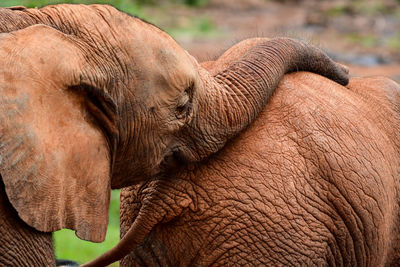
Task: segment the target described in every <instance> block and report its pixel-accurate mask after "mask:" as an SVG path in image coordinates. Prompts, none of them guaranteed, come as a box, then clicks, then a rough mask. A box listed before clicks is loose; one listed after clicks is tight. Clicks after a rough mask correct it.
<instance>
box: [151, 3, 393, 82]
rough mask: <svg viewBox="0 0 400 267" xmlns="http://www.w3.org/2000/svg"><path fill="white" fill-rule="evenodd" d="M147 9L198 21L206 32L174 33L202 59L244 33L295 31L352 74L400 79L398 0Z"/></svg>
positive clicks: (164, 21)
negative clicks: (348, 68)
mask: <svg viewBox="0 0 400 267" xmlns="http://www.w3.org/2000/svg"><path fill="white" fill-rule="evenodd" d="M146 13H148V14H150V15H151V16H152V17H154V18H156V21H155V23H156V24H157V25H159V26H160V27H161V28H164V29H165V28H167V29H168V28H170V27H175V28H179V27H181V28H182V29H185V27H186V28H188V27H189V28H190V27H192V26H188V24H189V23H192V24H193V21H195V22H196V21H197V23H198V24H199V25H197V28H199V29H195V30H200V31H201V33H200V34H195V35H186V34H185V32H184V31H183V33H179V32H176V34H173V33H172V35H173V36H174V37H175V38H176V40H177V41H178V42H179V43H180V44H181V45H182V46H183V47H184V48H185V49H186V50H188V51H189V52H190V53H191V54H192V55H194V56H195V57H197V58H198V59H199V60H209V59H213V58H215V57H216V56H218V55H219V54H221V52H222V51H224V50H225V49H227V48H228V47H230V46H232V45H233V44H234V43H236V42H237V41H239V40H242V39H244V38H248V37H254V36H266V37H275V36H289V37H296V38H300V39H304V40H308V41H310V42H311V43H313V44H316V45H318V46H320V47H321V48H322V49H324V50H325V51H327V52H328V53H329V55H331V56H332V57H333V58H334V59H335V60H337V61H339V62H341V63H343V64H345V65H347V66H349V67H350V73H351V75H352V76H370V75H383V76H388V77H391V78H392V79H394V80H396V81H398V82H400V1H398V0H383V1H378V0H358V1H357V0H348V1H346V0H332V1H329V0H326V1H324V0H322V1H317V0H303V1H299V0H285V1H271V0H269V1H268V0H240V1H233V0H211V1H209V4H207V5H205V6H203V7H200V8H199V7H196V8H184V7H173V8H171V7H163V6H161V7H160V6H159V7H158V8H154V7H152V8H148V9H147V10H146ZM165 13H167V14H165ZM189 30H190V29H189ZM189 36H190V37H189Z"/></svg>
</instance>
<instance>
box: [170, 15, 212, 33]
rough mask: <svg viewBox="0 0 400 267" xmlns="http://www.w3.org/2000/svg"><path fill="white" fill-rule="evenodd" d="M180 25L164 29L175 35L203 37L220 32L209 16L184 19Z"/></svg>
mask: <svg viewBox="0 0 400 267" xmlns="http://www.w3.org/2000/svg"><path fill="white" fill-rule="evenodd" d="M180 24H181V25H180V27H176V26H173V27H170V28H166V29H164V30H165V31H166V32H167V33H168V34H170V35H171V36H174V37H181V36H191V37H202V36H212V35H216V34H219V32H218V31H217V29H216V27H215V25H214V23H213V21H212V20H211V19H210V18H208V17H207V16H203V17H198V18H193V19H189V18H187V19H184V21H183V22H181V23H180Z"/></svg>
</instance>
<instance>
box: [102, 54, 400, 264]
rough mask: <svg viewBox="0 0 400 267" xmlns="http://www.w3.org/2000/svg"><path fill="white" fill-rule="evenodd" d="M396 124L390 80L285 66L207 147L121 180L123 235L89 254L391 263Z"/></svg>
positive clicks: (399, 255) (142, 259) (399, 156)
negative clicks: (202, 155) (228, 132)
mask: <svg viewBox="0 0 400 267" xmlns="http://www.w3.org/2000/svg"><path fill="white" fill-rule="evenodd" d="M243 53H246V51H244V52H243ZM224 61H229V57H224V59H223V62H224ZM221 64H222V65H225V64H226V62H225V63H221ZM205 65H206V66H207V67H208V68H210V69H209V71H210V72H213V71H214V68H215V69H218V68H219V66H220V64H219V63H218V60H217V61H216V62H211V63H205ZM399 133H400V85H399V84H398V83H396V82H394V81H393V80H390V79H389V78H385V77H365V78H351V79H350V82H349V84H348V85H347V86H346V87H345V86H342V85H340V84H338V83H335V82H333V81H331V80H328V79H326V78H324V77H321V76H318V75H315V74H313V73H308V72H296V73H292V74H288V75H285V76H284V78H283V79H282V81H281V82H280V84H279V87H278V88H277V89H276V91H275V93H274V95H273V96H272V97H271V98H270V100H269V102H268V104H267V105H266V106H265V107H264V108H263V109H262V111H261V112H260V114H259V115H258V116H257V118H255V119H254V121H253V122H252V123H251V124H250V125H249V126H248V127H247V128H246V129H244V130H243V131H242V132H241V133H239V134H238V135H237V136H236V137H234V138H232V139H231V140H230V141H229V142H227V144H226V146H224V147H223V148H222V149H220V151H219V152H218V153H215V154H213V155H210V156H209V157H208V158H207V159H206V160H205V161H202V162H196V163H191V164H188V165H181V166H179V167H178V168H176V169H175V172H174V173H173V174H172V173H171V174H170V175H168V176H161V175H160V176H158V177H154V178H153V179H151V180H148V181H143V182H141V183H140V184H138V185H133V186H131V187H128V188H124V189H122V191H121V217H120V218H121V237H122V239H121V240H122V241H125V243H126V244H124V245H122V246H117V247H116V249H115V250H114V251H110V252H109V253H108V254H104V256H103V257H102V258H100V260H98V261H95V263H102V262H107V260H116V259H118V258H120V257H121V256H124V255H125V254H126V253H127V252H128V251H129V250H131V252H128V253H129V255H128V256H125V257H124V258H123V259H122V261H121V262H120V266H399V265H400V218H399V216H400V207H399V204H400V198H399V193H400V164H399V163H400V134H399ZM143 225H145V227H143ZM122 241H121V242H122ZM129 244H131V245H129ZM121 250H122V252H121Z"/></svg>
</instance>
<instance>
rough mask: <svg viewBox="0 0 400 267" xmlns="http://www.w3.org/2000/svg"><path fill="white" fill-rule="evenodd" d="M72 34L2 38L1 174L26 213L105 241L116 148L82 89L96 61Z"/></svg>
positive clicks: (45, 30) (34, 220) (43, 29)
mask: <svg viewBox="0 0 400 267" xmlns="http://www.w3.org/2000/svg"><path fill="white" fill-rule="evenodd" d="M82 53H83V52H82V50H81V49H79V48H78V46H77V45H75V43H74V41H72V37H69V36H67V35H65V34H63V33H61V32H59V31H57V30H55V29H52V28H50V27H47V26H44V25H35V26H30V27H28V28H25V29H23V30H19V31H15V32H12V33H3V34H1V35H0V93H1V98H0V159H1V161H0V173H1V176H2V179H3V182H4V185H5V189H6V194H7V196H8V199H9V201H10V203H11V204H12V206H13V207H14V208H15V209H16V211H17V212H18V214H19V216H20V218H21V219H22V220H23V221H25V222H26V223H27V224H28V225H30V226H32V227H34V228H35V229H37V230H39V231H43V232H53V231H56V230H59V229H62V228H69V229H72V230H75V231H76V235H77V236H78V237H79V238H81V239H84V240H89V241H93V242H101V241H103V240H104V239H105V234H106V229H107V224H108V208H109V202H110V189H111V188H110V172H111V156H110V154H111V153H110V147H109V144H108V143H107V139H106V138H105V136H104V133H103V131H102V129H100V128H99V127H98V126H97V124H96V121H95V119H94V118H93V116H91V115H90V114H89V112H88V109H87V95H86V94H84V93H79V92H75V91H72V90H71V89H70V88H72V87H79V85H80V83H81V79H82V75H83V74H82V73H83V72H84V73H87V72H88V68H89V67H88V66H87V63H86V61H85V57H84V56H83V54H82Z"/></svg>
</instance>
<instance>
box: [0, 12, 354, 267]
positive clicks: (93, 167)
mask: <svg viewBox="0 0 400 267" xmlns="http://www.w3.org/2000/svg"><path fill="white" fill-rule="evenodd" d="M0 32H3V34H1V35H0V60H1V64H0V66H1V67H0V92H1V95H2V98H1V99H0V102H1V103H0V104H1V105H0V144H1V146H0V156H1V159H2V160H1V162H0V173H1V175H2V181H3V183H4V187H5V192H6V195H7V199H8V201H3V202H2V203H3V207H2V208H5V210H7V211H8V214H10V216H14V217H15V214H16V213H17V214H18V216H19V217H20V219H22V221H23V222H25V223H26V224H20V225H21V227H22V226H24V227H27V225H29V226H30V227H33V228H30V231H34V230H33V229H36V230H37V232H36V234H38V235H42V237H43V239H45V240H47V241H46V242H47V243H48V241H49V238H50V235H49V234H45V232H52V231H56V230H59V229H61V228H70V229H74V230H75V231H76V234H77V235H78V237H80V238H82V239H85V240H90V241H94V242H101V241H103V240H104V237H105V232H106V227H107V222H108V205H109V194H110V189H111V188H121V187H124V186H129V185H134V184H138V183H141V182H143V181H150V180H152V179H153V178H154V177H160V176H163V177H164V176H165V177H172V176H171V174H173V173H174V172H175V170H176V169H177V168H180V167H181V166H187V165H190V164H194V163H195V162H199V161H201V160H203V159H205V158H207V157H209V156H210V155H212V154H214V153H216V152H218V151H219V150H220V149H221V148H222V147H224V146H225V144H226V142H228V141H229V140H230V139H232V138H234V137H235V136H236V135H237V134H238V133H240V132H241V131H242V130H244V129H246V128H247V127H248V126H249V125H250V124H251V123H252V121H253V120H254V119H255V118H256V117H257V116H258V114H259V112H260V111H261V110H262V108H263V107H264V106H265V104H266V102H267V101H268V99H269V97H270V96H271V95H272V93H273V91H274V90H275V88H276V87H277V85H278V83H279V81H280V80H281V79H282V77H283V75H284V74H285V73H288V72H292V71H296V70H308V71H314V72H316V73H319V74H321V75H324V76H326V77H328V78H331V79H332V80H334V81H337V82H339V83H341V84H346V83H347V81H348V78H347V73H346V69H345V68H343V67H342V66H340V65H337V64H335V63H334V62H333V61H331V60H330V59H329V58H328V57H327V56H326V55H325V54H324V53H323V52H322V51H320V50H319V49H317V48H315V47H312V46H310V45H308V44H305V43H301V42H299V41H295V40H291V39H285V38H280V39H279V38H278V39H272V40H268V39H262V38H261V39H252V40H248V41H245V42H244V43H242V44H239V45H238V46H236V47H234V48H232V49H231V50H230V51H228V52H229V53H231V54H232V56H229V57H226V58H225V59H224V57H222V58H221V61H220V63H221V64H217V65H218V69H217V68H216V67H215V66H214V63H212V62H209V63H207V64H204V66H201V65H200V64H198V63H197V62H196V60H195V59H194V58H193V57H191V56H190V55H189V54H188V53H187V52H186V51H184V50H183V49H182V48H180V47H179V45H178V44H176V42H175V41H174V40H173V39H172V38H171V37H170V36H168V35H167V34H166V33H165V32H163V31H161V30H160V29H158V28H156V27H155V26H153V25H151V24H148V23H146V22H144V21H141V20H139V19H137V18H135V17H131V16H129V15H127V14H125V13H122V12H120V11H118V10H116V9H114V8H112V7H110V6H105V5H92V6H84V5H56V6H48V7H44V8H41V9H25V8H20V7H18V8H11V9H0ZM235 51H236V52H235ZM243 51H246V53H243ZM222 62H225V63H229V64H226V65H223V64H222ZM222 66H224V67H222ZM3 196H4V194H3ZM11 206H12V207H11ZM12 212H13V213H12ZM147 212H148V211H146V209H145V213H147ZM12 214H13V215H12ZM145 215H146V214H145ZM4 217H5V218H6V221H5V222H2V223H1V225H0V229H2V230H1V231H2V232H7V231H8V228H9V227H7V225H10V224H7V220H8V216H7V215H5V216H4ZM146 217H147V216H142V222H143V224H140V223H137V224H136V226H135V227H139V228H141V229H143V231H142V235H137V234H136V232H135V229H136V228H133V229H132V231H131V233H133V235H128V234H127V235H126V236H127V237H129V238H127V239H125V240H122V241H121V243H120V244H119V245H118V247H117V248H116V249H115V250H113V251H111V252H110V253H109V254H108V256H105V257H103V258H102V259H100V260H98V261H95V262H93V263H92V264H93V265H105V264H107V263H109V262H111V261H113V259H114V258H116V259H119V258H121V257H122V256H124V253H125V254H126V253H128V252H129V251H130V249H131V246H132V242H131V241H132V239H135V242H136V243H137V244H138V243H139V242H141V241H142V239H141V238H143V237H144V236H145V235H146V234H147V233H148V231H150V230H151V229H152V227H153V225H152V223H154V222H155V221H152V220H150V221H146V220H145V219H144V218H146ZM140 221H141V220H138V222H140ZM155 223H156V222H155ZM21 231H23V229H22V230H21ZM4 236H5V235H2V234H1V232H0V244H3V243H5V242H7V241H8V239H9V237H4ZM2 238H4V240H3V239H2ZM26 238H27V240H26V241H27V242H29V235H26ZM32 242H34V241H32ZM50 243H51V242H50ZM15 247H18V245H17V244H16V245H15ZM119 248H122V249H121V250H120V251H119V252H118V253H115V252H116V251H118V249H119ZM0 249H4V247H2V246H0ZM31 253H35V252H32V251H31ZM37 253H41V252H40V251H37ZM121 253H122V254H121ZM16 254H18V252H16ZM1 257H4V256H3V253H0V258H1ZM107 257H108V258H107ZM38 258H40V257H38ZM52 261H53V259H52ZM26 263H27V264H28V265H43V264H45V265H47V264H48V262H46V263H44V262H39V261H29V260H27V261H26Z"/></svg>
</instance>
